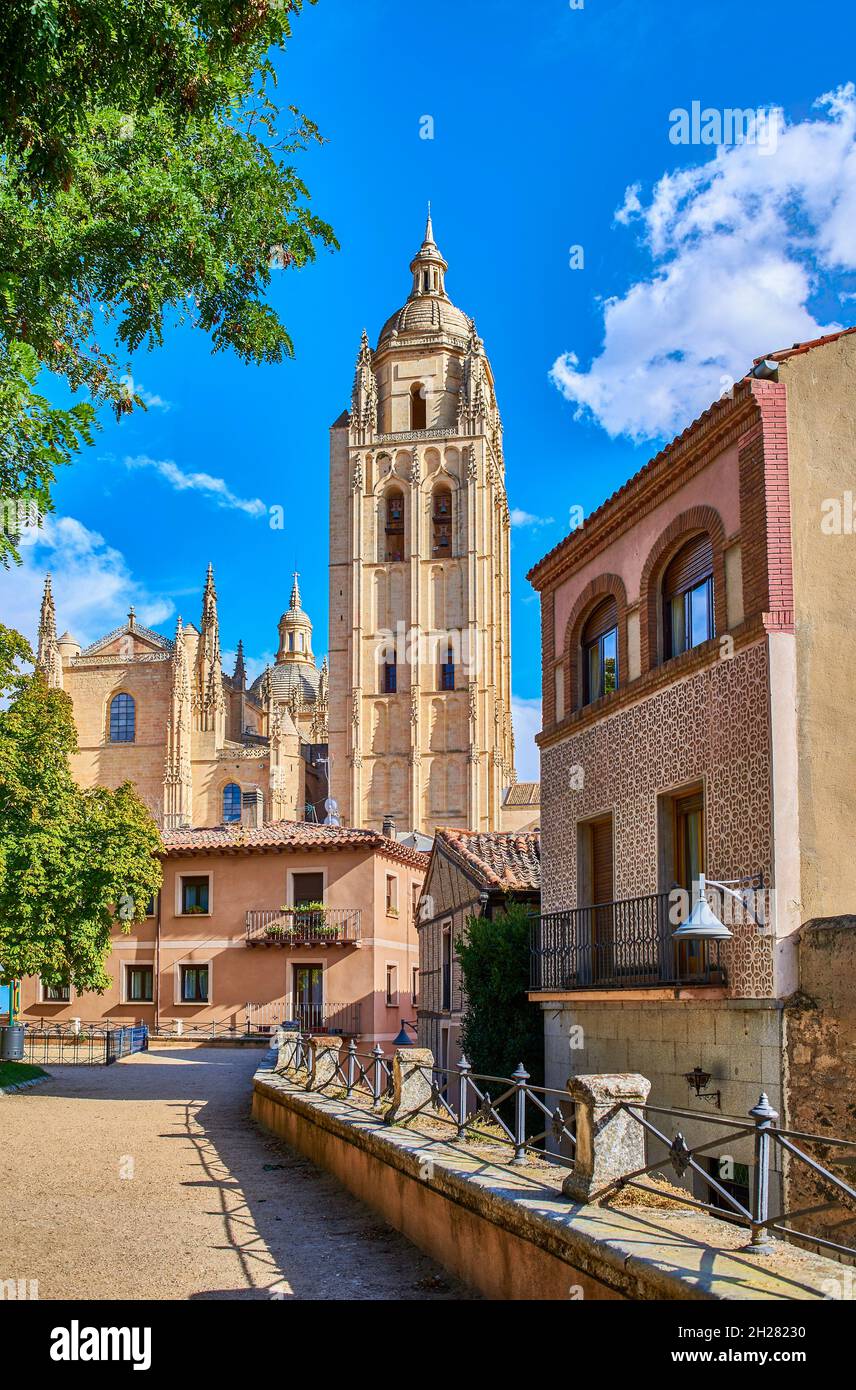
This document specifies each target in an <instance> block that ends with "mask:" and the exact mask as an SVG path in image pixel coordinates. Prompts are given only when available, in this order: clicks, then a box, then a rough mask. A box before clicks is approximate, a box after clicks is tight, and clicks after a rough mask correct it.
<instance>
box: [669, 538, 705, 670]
mask: <svg viewBox="0 0 856 1390" xmlns="http://www.w3.org/2000/svg"><path fill="white" fill-rule="evenodd" d="M715 635H716V624H715V621H714V612H713V543H712V541H711V539H710V536H708V535H707V534H706V533H705V532H702V533H701V534H700V535H698V536H693V538H692V540H690V541H687V543H686V545H683V546H681V549H680V550H679V551H678V553H677V555H675V556H674V557H673V559H672V560H671V562H670V564H669V566H668V568H667V570H666V572H665V574H664V575H663V659H664V660H665V661H668V660H669V658H670V657H672V656H680V654H681V652H688V651H689V650H690V648H692V647H697V646H699V645H700V643H702V642H707V641H709V639H710V638H711V637H714V636H715Z"/></svg>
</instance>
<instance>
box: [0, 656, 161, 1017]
mask: <svg viewBox="0 0 856 1390" xmlns="http://www.w3.org/2000/svg"><path fill="white" fill-rule="evenodd" d="M9 636H11V638H12V639H13V642H12V645H13V651H12V659H13V660H14V655H15V652H14V645H15V644H14V639H15V638H17V634H15V633H12V634H9V632H8V629H0V668H2V661H3V652H4V650H6V648H5V646H4V643H5V641H6V638H7V637H9ZM21 640H22V639H21ZM7 669H8V666H7ZM13 684H14V686H15V688H16V693H15V695H14V696H13V698H12V700H11V702H10V704H9V706H8V708H7V709H5V710H2V711H0V971H2V973H3V974H4V975H5V976H6V978H14V977H21V976H24V975H40V976H41V977H42V979H43V980H44V981H45V982H46V983H48V984H51V985H61V984H71V985H73V986H74V987H75V988H76V989H78V990H96V991H100V990H103V989H104V988H106V986H107V985H109V983H110V977H109V975H108V974H107V971H106V969H105V961H106V958H107V955H108V954H109V951H110V941H111V928H112V926H113V924H114V922H115V920H116V917H117V914H119V915H120V917H121V919H122V926H123V928H124V929H126V930H128V929H129V928H130V923H131V922H132V921H137V922H139V921H142V920H143V918H144V917H145V912H146V904H147V902H148V900H149V898H150V897H151V896H152V894H153V893H156V892H157V890H158V889H159V887H160V883H161V877H162V875H161V866H160V861H159V859H158V858H157V857H156V855H157V852H158V850H159V848H160V836H159V834H158V831H157V827H156V826H155V824H154V821H153V820H152V818H151V816H150V815H149V813H148V811H147V810H146V808H145V806H144V805H143V803H142V802H141V801H140V799H139V797H138V796H137V794H136V792H135V791H134V789H133V787H131V786H130V785H129V784H128V783H125V784H124V785H123V786H121V787H119V788H118V789H117V790H116V791H110V790H108V789H107V788H105V787H96V788H93V789H90V790H84V789H82V788H81V787H79V786H78V785H77V783H76V782H75V780H74V778H73V777H72V774H71V767H70V761H69V760H70V757H71V755H72V753H73V752H74V751H75V748H76V735H75V728H74V719H73V716H72V704H71V700H70V698H69V696H68V695H67V694H66V693H65V692H64V691H62V690H55V689H51V688H49V687H48V685H47V683H46V681H45V679H44V676H43V675H42V673H41V672H38V671H37V672H36V674H35V675H32V676H24V677H17V678H15V679H14V681H13Z"/></svg>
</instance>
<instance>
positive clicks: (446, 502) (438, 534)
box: [431, 487, 452, 560]
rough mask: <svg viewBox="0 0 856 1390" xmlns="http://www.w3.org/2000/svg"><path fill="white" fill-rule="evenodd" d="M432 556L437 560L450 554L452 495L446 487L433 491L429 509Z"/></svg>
mask: <svg viewBox="0 0 856 1390" xmlns="http://www.w3.org/2000/svg"><path fill="white" fill-rule="evenodd" d="M431 525H432V527H433V542H432V550H431V553H432V555H435V556H437V557H438V558H439V559H441V560H442V559H444V558H445V556H447V555H451V553H452V494H451V492H450V491H449V489H448V488H447V487H438V488H436V489H435V490H434V496H433V498H432V508H431Z"/></svg>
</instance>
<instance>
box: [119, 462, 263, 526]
mask: <svg viewBox="0 0 856 1390" xmlns="http://www.w3.org/2000/svg"><path fill="white" fill-rule="evenodd" d="M125 466H126V467H127V468H152V469H154V471H155V472H156V473H158V474H159V475H160V477H162V478H164V479H165V480H166V482H168V483H169V485H170V487H173V488H174V489H175V491H176V492H201V493H202V494H203V495H204V496H206V497H210V498H213V499H214V501H215V502H216V503H217V505H218V507H226V508H228V509H229V510H233V511H239V512H246V514H247V516H267V510H268V509H267V507H266V506H265V504H264V502H263V501H262V500H261V498H260V497H250V498H247V497H238V496H236V494H235V493H234V492H232V490H231V488H230V487H229V485H228V484H227V483H226V481H225V480H224V479H223V478H215V477H214V476H213V475H212V474H211V473H185V472H184V470H183V469H181V468H179V466H178V464H177V463H173V461H172V459H153V458H149V456H148V454H136V455H135V456H133V457H131V456H130V455H129V456H127V457H126V459H125Z"/></svg>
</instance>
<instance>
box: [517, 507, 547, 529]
mask: <svg viewBox="0 0 856 1390" xmlns="http://www.w3.org/2000/svg"><path fill="white" fill-rule="evenodd" d="M509 518H510V520H511V524H512V526H533V527H536V526H552V524H553V518H552V517H551V516H535V515H534V513H533V512H524V510H523V508H522V507H512V508H511V511H510V512H509Z"/></svg>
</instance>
